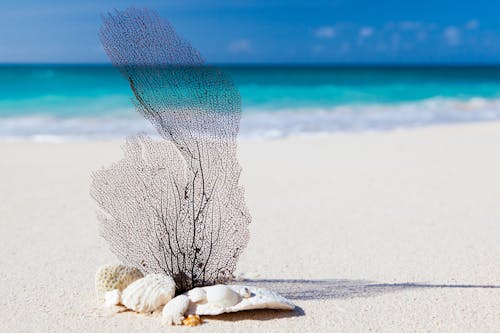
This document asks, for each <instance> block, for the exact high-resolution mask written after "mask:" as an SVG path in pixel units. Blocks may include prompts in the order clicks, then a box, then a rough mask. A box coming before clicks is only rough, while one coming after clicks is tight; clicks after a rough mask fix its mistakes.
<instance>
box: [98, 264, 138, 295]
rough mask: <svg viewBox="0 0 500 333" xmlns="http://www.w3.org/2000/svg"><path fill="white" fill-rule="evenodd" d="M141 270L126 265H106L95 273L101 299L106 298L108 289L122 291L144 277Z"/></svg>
mask: <svg viewBox="0 0 500 333" xmlns="http://www.w3.org/2000/svg"><path fill="white" fill-rule="evenodd" d="M142 277H143V275H142V273H141V271H140V270H138V269H137V268H135V267H130V266H125V265H104V266H101V267H99V269H98V270H97V272H96V274H95V291H96V294H97V297H98V298H99V299H101V300H102V299H104V294H105V293H106V292H107V291H112V290H114V289H118V290H120V291H122V290H123V289H125V288H126V287H127V286H128V285H129V284H131V283H132V282H134V281H135V280H137V279H140V278H142Z"/></svg>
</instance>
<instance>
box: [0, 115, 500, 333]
mask: <svg viewBox="0 0 500 333" xmlns="http://www.w3.org/2000/svg"><path fill="white" fill-rule="evenodd" d="M120 144H121V143H120V142H119V141H105V142H91V141H88V142H65V143H35V142H28V141H25V142H22V141H19V142H0V152H1V159H0V184H1V188H2V190H1V191H0V244H1V246H0V281H1V284H0V306H1V308H2V311H1V312H0V331H2V332H128V331H130V332H165V331H179V332H181V331H182V332H184V331H189V332H223V331H224V332H226V331H227V332H301V333H304V332H368V331H377V332H378V331H384V332H387V331H394V332H414V331H415V332H423V331H440V332H498V331H500V223H499V221H500V123H482V124H465V125H455V126H446V127H428V128H419V129H405V130H398V131H391V132H373V133H370V132H366V133H341V134H332V135H311V136H303V137H290V138H285V139H276V140H243V141H241V143H240V146H239V158H240V162H241V165H242V167H243V174H242V178H241V183H242V184H243V185H244V186H245V189H246V196H247V204H248V206H249V209H250V212H251V213H252V216H253V222H252V224H251V240H250V243H249V245H248V247H247V249H246V251H245V252H244V254H243V256H242V258H241V260H240V262H239V265H238V269H237V275H238V277H239V279H243V280H245V281H244V282H243V283H250V284H256V285H261V286H265V287H268V288H271V289H273V290H276V291H278V292H280V293H281V294H282V295H283V296H286V297H288V298H290V299H291V300H292V301H293V302H295V303H296V304H297V306H298V309H297V310H296V311H295V312H292V313H290V312H279V311H265V310H262V311H250V312H244V313H238V314H227V315H221V316H218V317H214V318H206V319H207V320H206V321H205V323H204V324H203V325H202V326H200V327H197V328H186V327H174V328H168V327H162V326H161V325H160V320H159V318H156V317H154V316H144V315H136V314H133V313H123V314H118V315H113V316H111V315H107V314H105V313H103V311H102V310H101V309H100V308H99V304H98V303H97V301H96V299H95V295H94V274H95V271H96V269H97V268H98V267H99V266H100V265H102V264H106V263H112V262H116V259H115V257H114V256H113V254H112V253H111V252H110V251H109V250H108V247H107V245H106V243H105V242H104V240H102V239H101V238H100V237H99V236H98V231H97V221H96V218H95V205H94V202H93V201H92V200H91V198H90V196H89V184H90V173H91V171H92V170H96V169H98V168H99V167H101V166H104V165H109V163H111V162H112V161H115V160H117V159H119V158H120V157H121V150H120Z"/></svg>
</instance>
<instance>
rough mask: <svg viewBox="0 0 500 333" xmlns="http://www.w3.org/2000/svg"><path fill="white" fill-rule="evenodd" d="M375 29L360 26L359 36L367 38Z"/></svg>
mask: <svg viewBox="0 0 500 333" xmlns="http://www.w3.org/2000/svg"><path fill="white" fill-rule="evenodd" d="M374 32H375V30H374V29H373V28H372V27H362V28H361V29H359V37H361V38H368V37H371V36H372V35H373V33H374Z"/></svg>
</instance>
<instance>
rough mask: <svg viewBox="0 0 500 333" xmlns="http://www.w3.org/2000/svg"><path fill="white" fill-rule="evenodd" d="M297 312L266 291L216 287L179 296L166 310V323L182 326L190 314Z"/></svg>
mask: <svg viewBox="0 0 500 333" xmlns="http://www.w3.org/2000/svg"><path fill="white" fill-rule="evenodd" d="M203 292H205V295H206V296H205V297H203ZM195 300H196V301H195ZM186 304H188V305H189V306H187V305H186ZM294 308H295V304H293V303H292V302H290V301H289V300H287V299H286V298H284V297H282V296H280V295H278V294H277V293H275V292H272V291H271V290H268V289H265V288H257V287H251V286H238V285H215V286H209V287H201V288H195V289H192V290H190V291H188V292H187V293H184V294H183V295H179V296H177V297H176V298H174V299H173V300H171V301H170V302H168V303H167V305H166V306H165V308H163V316H164V318H163V319H164V322H166V323H169V324H171V323H178V322H181V321H182V319H184V316H187V315H190V314H197V315H200V316H202V315H218V314H221V313H224V312H237V311H243V310H254V309H277V310H293V309H294Z"/></svg>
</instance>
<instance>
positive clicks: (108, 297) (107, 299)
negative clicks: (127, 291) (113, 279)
mask: <svg viewBox="0 0 500 333" xmlns="http://www.w3.org/2000/svg"><path fill="white" fill-rule="evenodd" d="M121 296H122V292H121V291H120V290H118V289H114V290H111V291H107V292H106V293H105V294H104V305H105V306H106V307H112V306H115V305H118V304H120V303H121Z"/></svg>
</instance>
